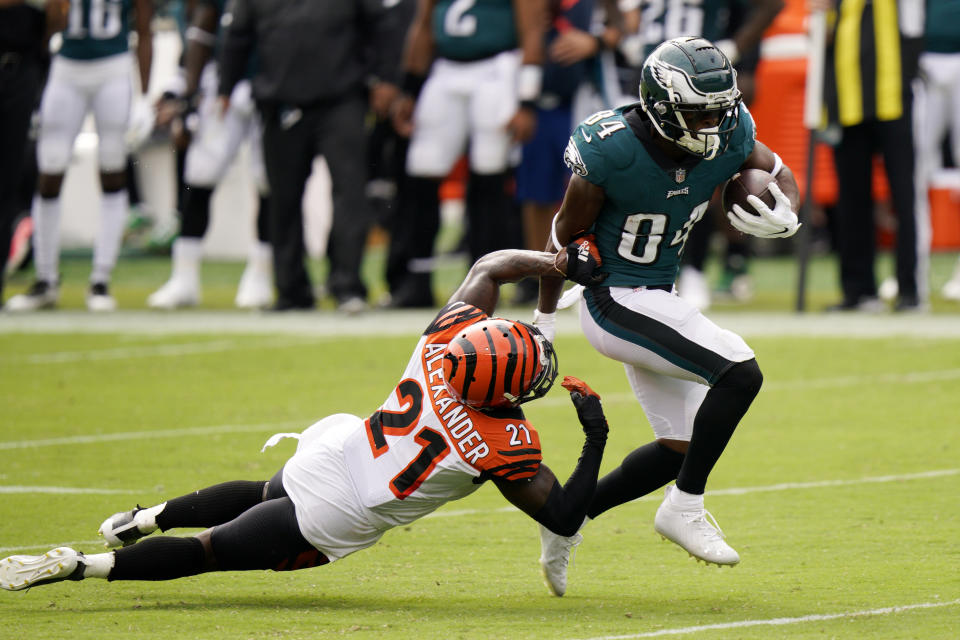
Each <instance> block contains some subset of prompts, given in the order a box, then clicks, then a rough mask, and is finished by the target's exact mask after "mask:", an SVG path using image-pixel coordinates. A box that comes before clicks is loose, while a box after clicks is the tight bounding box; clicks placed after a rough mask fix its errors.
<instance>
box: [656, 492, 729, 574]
mask: <svg viewBox="0 0 960 640" xmlns="http://www.w3.org/2000/svg"><path fill="white" fill-rule="evenodd" d="M673 491H678V489H676V487H674V486H672V485H671V486H669V487H667V489H666V497H665V498H664V499H663V502H662V503H661V504H660V508H659V509H657V515H656V518H655V519H654V523H653V526H654V529H656V530H657V533H659V534H660V535H661V536H662V537H663V538H665V539H667V540H670V541H671V542H675V543H676V544H678V545H680V546H681V547H683V548H684V549H685V550H686V551H687V553H689V554H690V555H691V556H693V557H694V558H697V559H698V560H703V561H705V562H713V563H715V564H717V565H718V566H719V565H734V564H737V563H738V562H740V556H739V555H738V554H737V552H736V551H734V550H733V548H732V547H731V546H730V545H728V544H727V543H726V542H725V541H724V539H723V538H724V536H723V531H721V530H720V527H719V525H717V521H716V520H715V519H714V517H713V516H712V515H711V514H710V512H709V511H707V510H706V509H704V508H702V507H701V508H699V509H690V510H684V509H681V508H678V507H677V505H675V504H674V503H673V501H672V500H671V499H670V498H671V493H672V492H673ZM708 519H709V521H708Z"/></svg>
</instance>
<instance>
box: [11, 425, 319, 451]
mask: <svg viewBox="0 0 960 640" xmlns="http://www.w3.org/2000/svg"><path fill="white" fill-rule="evenodd" d="M310 424H312V421H310V420H298V421H289V422H270V423H264V424H225V425H219V426H212V427H186V428H183V429H157V430H152V431H151V430H145V431H128V432H124V433H99V434H88V435H76V436H64V437H62V438H45V439H42V440H11V441H7V442H0V450H9V449H32V448H36V447H54V446H60V445H71V444H93V443H98V442H117V441H121V440H148V439H151V438H184V437H191V436H206V435H214V434H218V433H251V432H256V431H262V432H263V433H265V434H267V435H271V434H274V433H277V432H278V431H289V430H290V429H292V428H295V427H302V428H304V429H306V428H307V427H308V426H310Z"/></svg>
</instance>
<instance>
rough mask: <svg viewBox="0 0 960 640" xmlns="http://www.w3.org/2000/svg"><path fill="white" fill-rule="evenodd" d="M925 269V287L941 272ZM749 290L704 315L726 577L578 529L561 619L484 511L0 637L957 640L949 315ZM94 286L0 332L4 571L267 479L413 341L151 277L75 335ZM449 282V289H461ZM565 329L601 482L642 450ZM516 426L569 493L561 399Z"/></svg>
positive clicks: (48, 615)
mask: <svg viewBox="0 0 960 640" xmlns="http://www.w3.org/2000/svg"><path fill="white" fill-rule="evenodd" d="M941 258H942V261H941V264H939V266H938V267H937V268H938V271H937V273H936V277H935V281H934V286H938V283H937V281H936V280H937V279H940V280H941V281H942V280H943V279H945V278H946V277H948V276H949V269H950V267H951V266H952V264H951V263H950V260H952V259H955V258H954V256H941ZM151 265H152V266H151ZM765 266H766V269H763V270H762V272H763V273H765V274H768V275H764V276H759V277H758V287H759V288H760V291H759V292H758V297H757V302H756V303H754V304H753V305H751V306H750V307H749V308H748V309H747V310H746V311H743V312H740V311H737V310H733V309H732V308H731V307H729V306H721V307H720V310H719V312H718V313H717V316H716V317H717V318H718V322H719V323H720V324H721V325H723V326H728V327H730V328H731V329H734V330H737V331H739V332H740V333H742V334H743V335H744V336H745V337H746V338H747V340H748V342H749V343H750V344H751V346H752V347H753V348H754V350H755V351H756V353H757V357H758V360H759V362H760V364H761V367H762V368H763V370H764V373H765V383H764V389H763V391H761V394H760V396H759V397H758V399H757V401H756V402H755V404H754V406H753V408H752V409H751V411H750V412H749V413H748V414H747V417H746V418H745V419H744V421H743V423H742V424H741V426H740V428H739V429H738V431H737V433H736V434H735V436H734V438H733V440H732V442H731V444H730V446H729V447H728V449H727V451H726V453H725V454H724V456H723V457H722V458H721V460H720V463H719V464H718V466H717V468H716V469H715V471H714V473H713V475H712V476H711V479H710V483H709V485H708V496H707V506H708V508H709V509H710V510H711V511H712V512H713V514H714V515H715V516H716V517H717V519H718V520H719V522H720V524H721V525H722V527H723V529H724V531H725V532H726V534H727V537H728V541H729V542H730V543H731V544H732V546H734V548H736V549H737V550H738V551H739V552H740V555H741V557H742V562H741V564H740V565H739V566H737V567H735V568H733V569H727V568H724V569H718V568H717V567H714V566H711V567H706V566H704V565H702V564H697V563H695V562H694V561H693V560H692V559H690V558H688V557H687V555H686V553H684V552H683V551H681V550H680V549H679V548H678V547H676V546H674V545H672V544H670V543H667V542H663V541H661V540H660V538H659V536H657V535H656V534H655V532H654V531H653V516H654V513H655V510H656V507H657V505H658V503H659V499H660V496H659V495H657V496H650V497H648V498H645V499H641V500H639V501H637V502H634V503H631V504H628V505H624V506H622V507H620V508H618V509H615V510H613V511H610V512H608V513H607V514H604V515H603V516H602V517H600V518H598V519H597V520H596V521H595V522H593V523H591V524H590V525H589V526H588V527H587V528H586V529H585V530H584V535H585V541H584V543H583V545H582V546H581V547H580V548H579V549H578V552H577V554H576V558H575V562H574V566H573V568H572V570H571V573H570V587H569V590H568V592H567V595H566V596H565V597H563V598H555V597H552V596H549V595H548V593H547V590H546V588H545V587H544V586H543V585H542V583H541V579H540V575H539V566H538V563H537V557H538V555H539V540H538V537H537V527H536V524H535V523H534V522H533V521H532V520H530V519H529V518H527V517H526V516H524V515H523V514H522V513H520V512H519V511H517V510H515V509H513V508H512V507H510V506H509V505H508V503H506V501H505V500H503V498H502V497H501V496H500V495H499V493H498V492H497V491H496V490H495V489H494V488H493V487H489V486H485V487H483V488H481V489H480V490H479V491H478V492H477V493H475V494H474V495H472V496H471V497H469V498H467V499H465V500H463V501H460V502H455V503H451V504H449V505H447V506H446V507H444V508H443V509H441V510H440V511H438V512H437V513H436V514H434V515H433V516H431V517H428V518H425V519H423V520H420V521H418V522H416V523H414V524H412V525H411V526H409V527H406V528H403V529H399V530H394V531H391V532H390V533H388V534H387V535H386V536H385V537H384V539H383V540H382V541H381V543H380V544H378V545H376V546H375V547H373V548H372V549H369V550H367V551H364V552H360V553H358V554H355V555H354V556H351V557H349V558H346V559H344V560H342V561H340V562H337V563H334V564H333V565H331V566H327V567H320V568H316V569H310V570H306V571H299V572H292V573H271V572H252V573H236V574H211V575H204V576H197V577H193V578H187V579H183V580H179V581H175V582H166V583H150V582H142V583H134V582H128V583H107V582H104V581H99V580H88V581H85V582H83V583H72V582H71V583H60V584H56V585H50V586H46V587H38V588H34V589H31V590H29V591H26V592H17V593H7V592H2V593H0V620H2V625H0V628H2V632H0V637H3V638H67V637H68V638H105V637H111V638H130V637H143V638H224V639H226V638H229V639H234V638H326V637H344V636H345V637H352V638H373V637H378V638H382V637H390V638H511V639H513V638H517V639H520V638H537V639H545V638H550V639H552V638H566V639H570V640H576V639H587V638H590V639H598V638H644V637H660V636H671V637H673V636H678V637H684V638H686V637H689V638H710V639H711V640H713V639H718V638H723V639H726V638H731V639H734V638H735V639H768V638H791V639H792V638H817V639H821V638H856V639H858V640H859V639H878V640H880V639H883V640H886V639H891V638H896V639H899V638H918V639H925V640H926V639H955V638H958V637H960V514H958V506H960V329H958V328H957V325H960V316H953V315H952V314H951V313H950V312H951V311H955V308H953V309H951V308H950V307H949V306H948V304H947V303H946V302H944V301H942V300H935V301H934V305H935V313H934V314H931V315H930V316H904V317H897V316H892V315H891V316H886V317H880V318H867V317H858V316H852V317H844V318H834V317H831V316H827V315H824V314H814V313H812V314H807V315H806V316H794V315H792V314H784V313H776V312H772V311H770V312H768V311H767V310H768V309H780V310H787V309H789V308H790V301H791V300H792V294H791V292H790V287H791V286H792V281H790V280H789V277H788V276H789V274H790V273H791V271H790V270H791V265H789V264H787V263H785V262H784V261H782V260H772V261H768V262H767V263H766V265H765ZM828 266H829V265H826V264H823V263H818V264H816V265H814V274H815V278H814V282H813V289H812V291H811V298H812V300H814V301H817V302H821V301H822V302H829V301H831V300H832V297H831V294H832V293H833V290H832V289H831V288H830V282H829V275H828V274H827V271H828ZM87 269H88V263H87V262H86V261H75V262H72V261H68V263H67V264H66V267H65V274H67V276H69V278H70V281H73V282H75V285H71V287H69V288H68V289H67V291H66V292H65V299H64V306H65V307H66V308H67V311H66V312H60V313H56V312H55V313H43V314H37V315H35V316H30V317H27V318H12V317H10V316H0V407H2V410H0V460H2V464H0V556H6V555H10V554H18V553H41V552H43V551H46V550H47V549H48V548H52V547H54V546H58V545H62V544H70V545H72V546H74V547H75V548H77V549H80V550H82V551H84V552H87V553H95V552H97V551H98V550H100V549H102V546H101V545H100V543H98V541H97V538H96V530H97V527H98V526H99V525H100V522H101V521H102V520H103V519H104V518H105V517H106V516H108V515H110V514H112V513H114V512H116V511H120V510H123V509H129V508H130V507H132V506H133V505H134V504H135V503H138V502H139V503H140V504H153V503H155V502H158V501H160V500H162V499H164V498H168V497H173V496H176V495H180V494H183V493H186V492H189V491H192V490H194V489H197V488H200V487H203V486H207V485H210V484H214V483H216V482H220V481H224V480H229V479H265V478H267V477H269V476H270V475H271V474H273V473H274V472H275V471H276V470H277V469H278V468H279V467H280V466H281V465H282V464H283V462H284V460H285V459H286V457H287V456H289V455H290V453H292V450H293V445H292V443H291V441H285V442H284V443H282V444H280V445H278V446H277V447H275V448H274V449H270V450H268V451H267V452H266V453H260V447H261V446H262V444H263V443H264V441H265V440H266V439H267V437H269V436H270V435H271V434H273V433H275V432H278V431H290V430H300V429H301V428H304V427H306V426H308V425H309V424H311V423H312V422H313V421H315V420H316V419H318V418H320V417H323V416H325V415H327V414H329V413H333V412H339V411H348V412H353V413H357V414H361V415H363V414H366V413H368V412H370V411H371V410H372V409H373V408H375V407H376V406H377V405H378V404H379V403H380V402H381V401H382V400H383V399H384V397H385V394H386V393H387V391H388V390H389V389H390V387H391V386H392V385H393V384H395V383H396V379H397V376H398V375H399V373H400V372H401V370H402V367H403V364H404V363H405V362H406V359H407V357H408V356H409V352H410V350H411V349H412V347H413V345H414V343H415V340H416V336H417V333H418V329H419V328H420V327H421V326H423V325H425V324H426V322H427V321H428V315H424V314H395V315H393V316H391V315H387V314H382V315H379V314H377V315H375V314H370V315H368V316H366V317H361V318H359V319H357V320H352V321H350V322H349V323H347V322H344V321H343V320H340V319H338V318H337V314H334V313H329V312H320V313H316V314H304V315H303V317H296V318H289V319H279V320H278V319H276V318H273V317H270V318H268V317H262V316H257V315H255V314H253V315H251V314H241V313H233V312H227V311H212V312H209V313H205V312H191V313H182V314H153V313H148V312H144V311H139V310H136V309H137V308H138V307H139V308H142V305H143V298H144V297H145V296H146V294H147V293H149V290H150V289H151V287H155V286H156V285H157V284H159V282H162V280H163V278H164V277H165V275H166V273H165V266H164V265H163V264H162V263H161V262H159V261H157V262H155V263H151V261H148V260H145V261H142V262H139V263H132V264H125V265H121V268H120V269H119V271H118V279H117V285H118V286H117V295H118V296H119V297H120V298H121V306H122V307H123V308H126V309H133V311H130V312H127V313H124V314H119V315H118V316H115V317H113V318H104V319H99V318H91V317H90V316H89V314H86V313H85V312H72V311H69V309H71V308H73V309H79V308H81V306H82V301H81V300H82V283H83V281H84V280H85V275H86V270H87ZM239 270H240V265H227V264H224V265H213V266H212V268H209V269H206V270H205V272H204V273H205V278H206V280H205V284H206V285H207V289H206V290H205V294H206V297H205V307H206V308H207V309H214V310H216V309H226V308H227V307H229V305H230V302H231V298H232V293H233V286H235V283H236V277H238V276H239ZM755 273H758V275H759V272H755ZM776 273H779V274H781V275H782V276H783V278H785V279H787V282H786V284H784V283H783V282H781V281H776V282H773V281H772V280H771V279H772V278H775V276H776ZM444 277H445V278H446V279H445V280H442V281H441V283H440V284H439V287H440V288H442V287H446V286H451V287H452V284H453V283H454V282H455V279H456V277H459V276H457V275H456V274H452V275H446V276H444ZM66 279H67V278H66V277H65V280H66ZM23 282H24V278H23V276H20V277H18V279H17V280H16V281H15V282H14V283H13V284H12V285H11V293H13V292H16V291H17V290H18V289H19V286H20V285H21V284H22V283H23ZM137 283H139V284H137ZM138 286H139V287H140V289H138V288H137V287H138ZM507 313H513V314H514V315H518V316H519V317H526V316H527V315H528V314H529V310H508V311H507ZM184 318H186V319H187V320H186V321H183V319H184ZM191 321H195V322H193V323H191ZM954 321H956V322H954ZM258 322H262V324H257V323H258ZM314 325H315V326H314ZM251 327H253V328H251ZM561 329H562V331H561V334H560V336H559V337H558V340H557V348H558V353H559V357H560V368H561V375H565V374H571V375H577V376H579V377H582V378H583V379H585V380H587V381H588V382H589V383H590V384H591V385H592V386H593V387H594V388H595V389H597V390H598V391H599V392H600V393H601V394H602V395H603V397H604V406H605V408H606V411H607V415H608V418H609V422H610V425H611V435H610V440H609V443H608V446H607V453H606V457H605V462H604V465H603V469H604V470H608V469H610V468H613V467H614V466H616V465H617V464H619V461H620V460H621V459H622V457H623V456H624V455H625V454H626V453H628V452H629V451H630V450H632V449H633V448H634V447H635V446H637V445H639V444H642V443H644V442H647V441H648V440H649V439H650V437H651V433H650V429H649V426H648V424H647V422H646V419H645V418H644V416H643V414H642V412H641V411H640V410H639V407H638V405H637V404H636V402H635V401H634V400H633V399H632V396H631V394H630V392H629V388H628V386H627V382H626V380H625V377H624V375H623V370H622V367H621V365H619V364H618V363H615V362H612V361H608V360H606V359H604V358H603V357H602V356H600V355H598V354H596V353H595V352H593V350H592V349H591V348H590V346H589V345H588V344H587V342H586V341H585V340H584V339H583V338H582V337H580V336H579V335H578V333H577V331H576V329H575V326H574V323H573V321H572V318H567V319H566V321H565V322H563V323H561ZM378 334H379V335H378ZM527 407H528V409H527V415H528V417H529V418H530V419H531V421H532V422H533V424H534V425H536V426H537V428H538V430H539V431H540V433H541V437H542V439H543V448H544V458H545V460H546V461H547V462H548V464H549V465H550V466H551V467H552V468H553V469H554V470H555V471H556V472H557V475H558V476H560V477H561V478H566V476H567V474H569V472H570V471H571V470H572V468H573V466H574V464H575V463H576V457H577V455H578V452H579V448H580V443H581V441H582V440H581V435H580V430H579V427H578V425H577V421H576V418H575V415H574V412H573V410H572V408H571V406H570V404H569V400H568V399H567V398H566V395H565V393H564V392H563V390H562V389H561V388H560V387H559V385H558V386H557V387H556V388H555V389H554V390H553V391H552V392H551V393H550V395H549V396H548V397H547V398H545V399H543V400H541V401H539V402H536V403H533V404H530V405H527ZM184 533H189V532H184Z"/></svg>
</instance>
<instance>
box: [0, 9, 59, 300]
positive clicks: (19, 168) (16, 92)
mask: <svg viewBox="0 0 960 640" xmlns="http://www.w3.org/2000/svg"><path fill="white" fill-rule="evenodd" d="M66 10H67V4H66V2H62V1H60V0H51V1H50V2H36V1H34V2H29V3H27V2H24V0H0V308H3V283H4V280H5V278H6V270H7V269H6V267H7V256H8V255H9V254H10V243H11V239H12V235H13V224H14V221H15V220H16V218H17V214H18V213H19V206H18V203H19V198H18V197H17V193H18V190H19V187H20V179H21V174H22V173H23V168H24V164H25V162H26V156H27V138H28V133H29V131H30V118H31V114H32V113H33V110H34V108H35V107H36V105H37V102H38V101H39V96H40V93H41V91H42V90H43V78H44V73H45V69H46V65H47V62H48V60H49V54H48V52H47V42H48V39H49V34H50V32H51V31H52V30H53V29H54V28H56V29H59V27H57V26H56V23H57V22H58V21H59V22H62V16H63V14H64V13H65V12H66Z"/></svg>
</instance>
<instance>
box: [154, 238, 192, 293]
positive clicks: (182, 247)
mask: <svg viewBox="0 0 960 640" xmlns="http://www.w3.org/2000/svg"><path fill="white" fill-rule="evenodd" d="M202 259H203V240H201V239H200V238H177V239H176V240H174V241H173V257H172V259H171V263H172V271H171V273H170V279H169V280H167V282H166V284H164V285H163V286H162V287H160V288H159V289H157V290H156V291H154V292H153V293H151V294H150V297H148V298H147V306H149V307H150V308H152V309H179V308H180V307H193V306H196V305H198V304H200V261H201V260H202Z"/></svg>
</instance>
